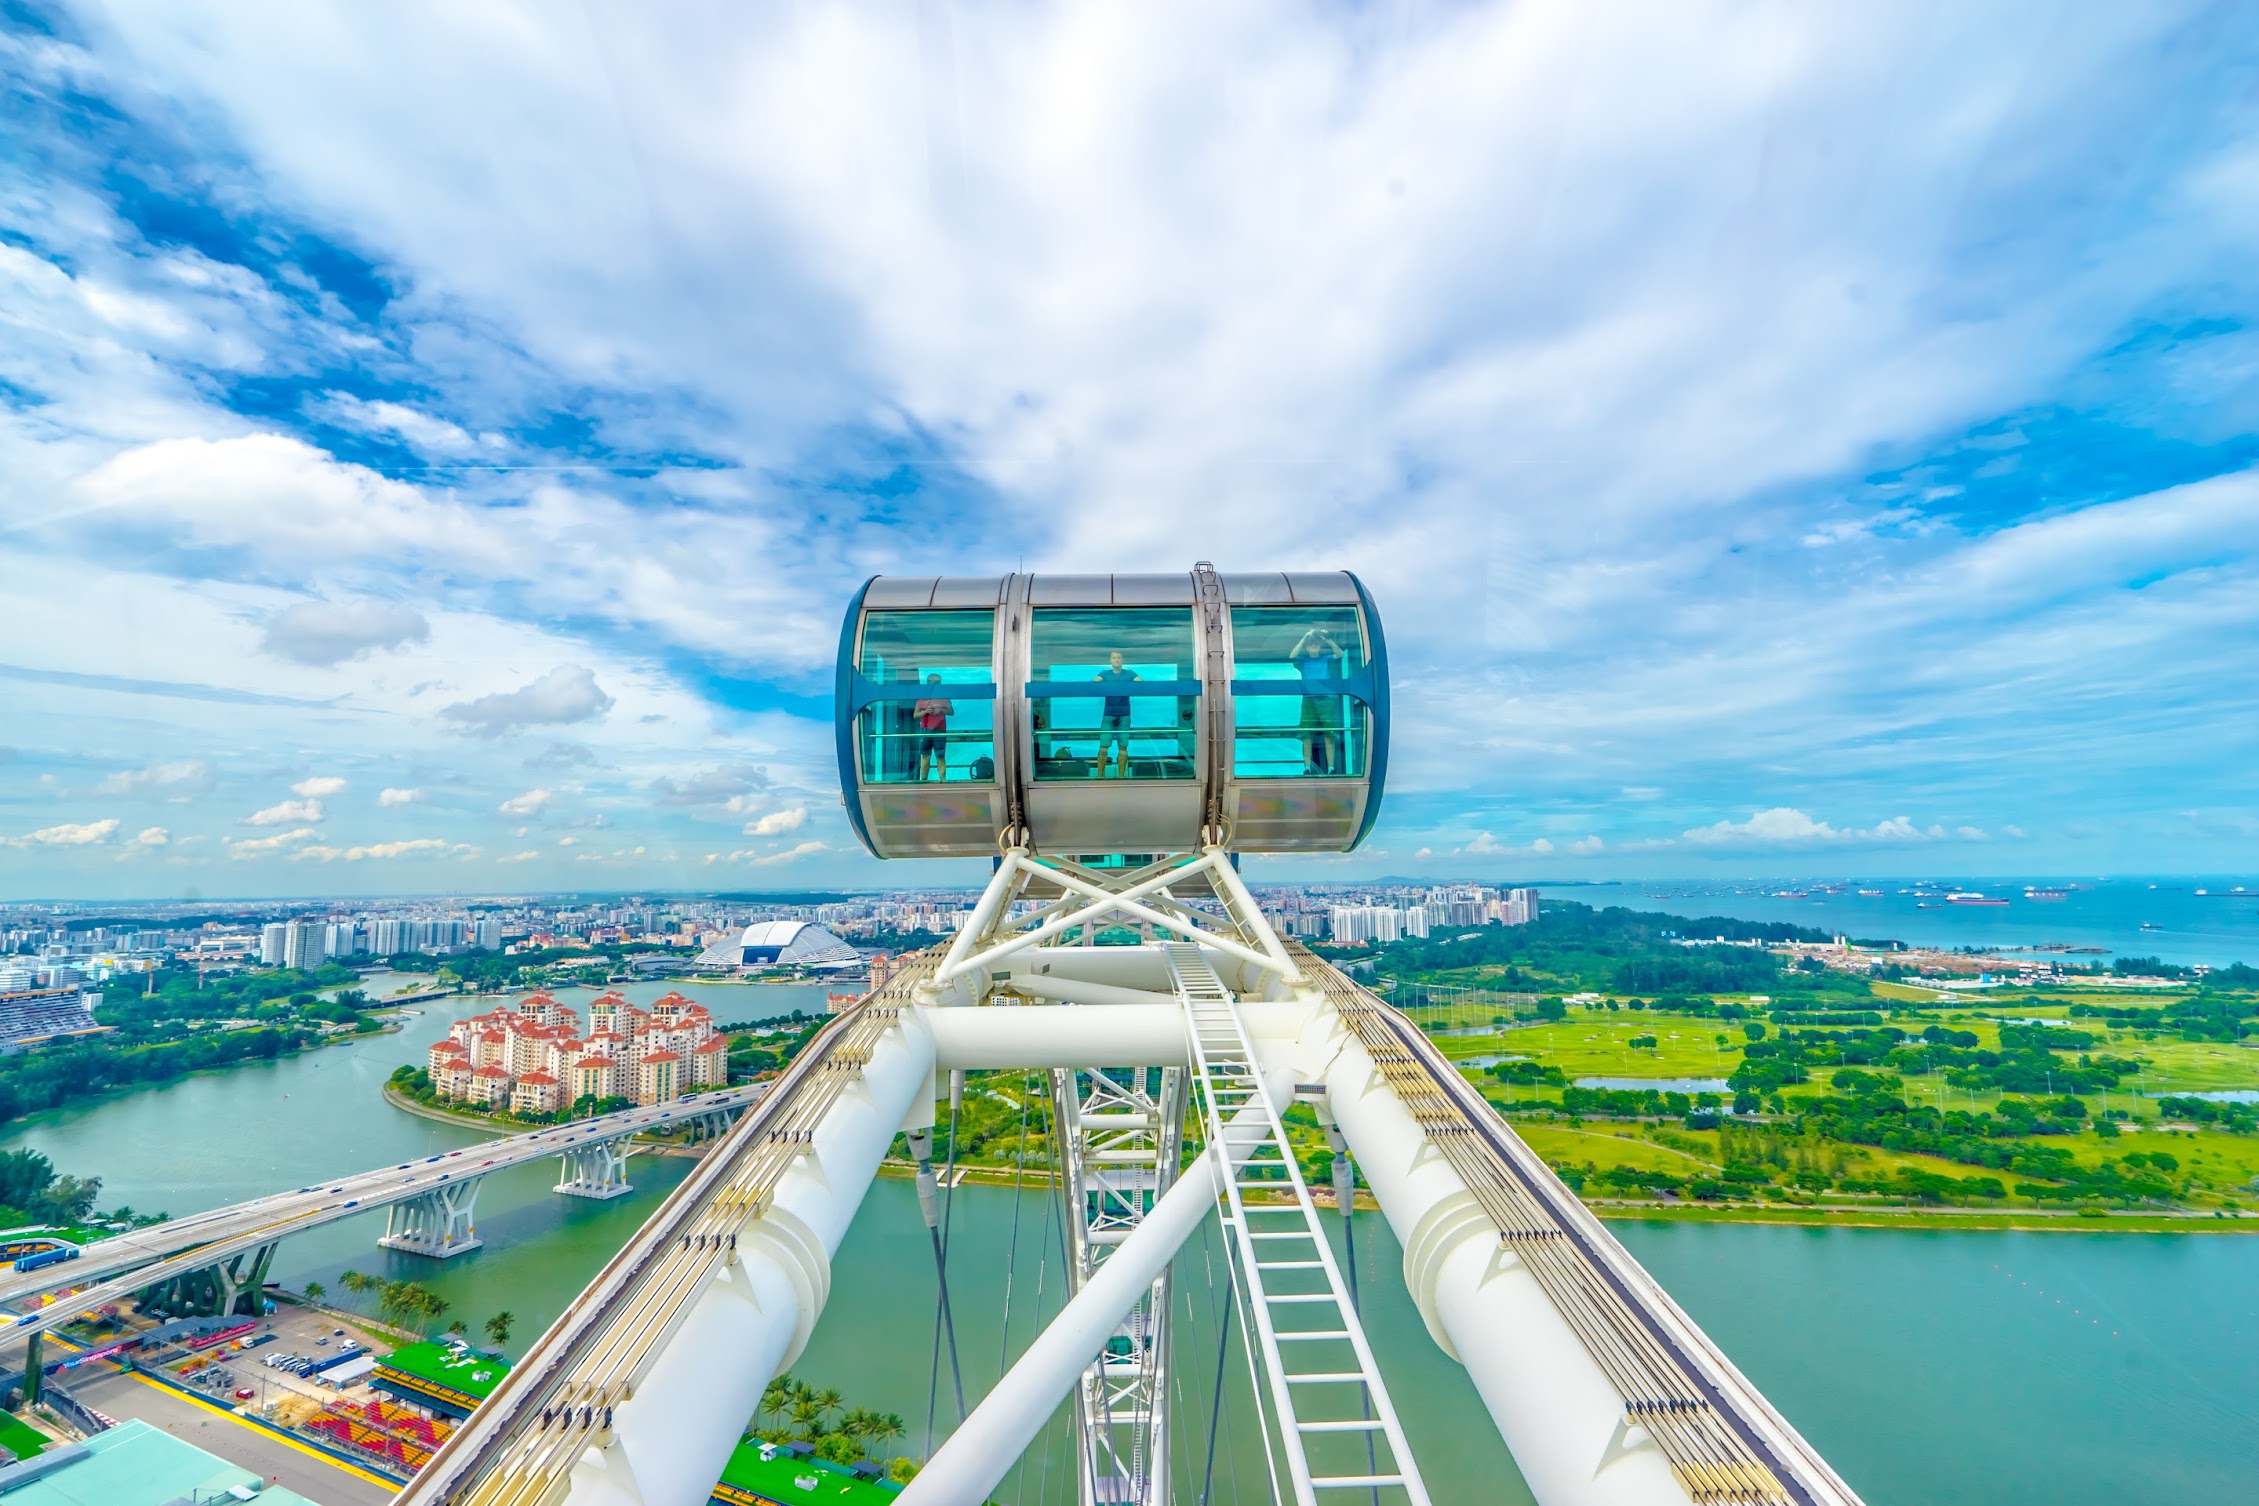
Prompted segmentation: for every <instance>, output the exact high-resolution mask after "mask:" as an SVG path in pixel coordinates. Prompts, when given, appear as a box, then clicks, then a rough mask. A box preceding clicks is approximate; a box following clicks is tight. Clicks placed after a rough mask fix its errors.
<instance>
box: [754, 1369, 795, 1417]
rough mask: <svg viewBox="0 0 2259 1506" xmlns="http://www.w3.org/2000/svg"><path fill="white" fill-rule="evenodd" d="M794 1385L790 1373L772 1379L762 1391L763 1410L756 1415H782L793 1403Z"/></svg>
mask: <svg viewBox="0 0 2259 1506" xmlns="http://www.w3.org/2000/svg"><path fill="white" fill-rule="evenodd" d="M792 1386H793V1380H792V1377H791V1376H789V1375H780V1376H778V1377H777V1378H776V1379H774V1380H772V1381H770V1382H769V1384H768V1385H767V1386H766V1387H765V1388H763V1390H762V1392H761V1410H760V1411H759V1412H758V1413H756V1414H755V1415H756V1416H759V1417H770V1418H777V1417H782V1416H783V1415H784V1409H785V1408H786V1407H788V1406H790V1405H792Z"/></svg>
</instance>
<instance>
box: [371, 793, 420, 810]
mask: <svg viewBox="0 0 2259 1506" xmlns="http://www.w3.org/2000/svg"><path fill="white" fill-rule="evenodd" d="M423 795H424V792H423V791H422V790H397V789H385V790H380V791H378V792H377V804H378V805H381V806H394V805H413V804H414V803H415V802H416V801H418V800H421V799H422V798H423Z"/></svg>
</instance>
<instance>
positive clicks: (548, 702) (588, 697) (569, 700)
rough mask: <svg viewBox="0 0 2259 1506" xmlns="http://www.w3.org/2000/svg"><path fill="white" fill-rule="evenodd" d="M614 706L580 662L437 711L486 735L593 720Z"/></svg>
mask: <svg viewBox="0 0 2259 1506" xmlns="http://www.w3.org/2000/svg"><path fill="white" fill-rule="evenodd" d="M612 705H613V701H612V698H611V697H610V696H609V695H606V694H605V693H604V690H603V687H601V686H599V685H598V684H597V683H596V676H595V675H594V674H593V673H592V672H591V671H589V670H588V669H586V668H584V667H583V666H581V665H578V664H560V665H559V666H557V667H556V668H555V669H552V670H551V671H549V673H547V674H545V675H543V676H542V677H541V678H540V679H538V680H535V681H533V682H532V683H531V684H529V685H525V686H522V687H520V688H519V689H517V690H508V691H497V692H496V693H495V694H493V695H482V696H480V697H479V698H478V699H477V700H475V701H458V702H456V703H455V704H453V705H451V706H446V707H443V708H441V710H440V713H439V714H440V716H441V717H442V718H444V719H445V720H447V721H451V722H455V723H458V724H460V725H461V726H462V727H463V728H464V729H465V730H467V731H470V732H474V733H477V734H478V735H480V736H482V737H499V736H501V735H502V734H504V733H507V732H514V731H517V730H518V729H520V728H522V727H544V726H556V725H559V724H563V723H568V722H586V721H594V720H595V719H596V718H598V717H601V716H602V715H603V714H604V713H605V712H607V711H609V710H611V709H612Z"/></svg>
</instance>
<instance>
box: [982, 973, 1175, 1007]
mask: <svg viewBox="0 0 2259 1506" xmlns="http://www.w3.org/2000/svg"><path fill="white" fill-rule="evenodd" d="M1012 989H1013V991H1014V992H1015V993H1023V994H1032V995H1034V996H1035V997H1036V998H1038V999H1057V1000H1059V1001H1060V1002H1061V1003H1063V1004H1098V1005H1105V1006H1108V1007H1112V1006H1116V1005H1126V1006H1128V1007H1130V1008H1132V1009H1135V1008H1139V1007H1141V1006H1144V1007H1150V1006H1152V1005H1155V1004H1159V1005H1161V1006H1163V1007H1164V1008H1167V1009H1171V1010H1176V1011H1178V1012H1179V1013H1180V1014H1181V1013H1182V1009H1181V1007H1180V1006H1179V1005H1178V1003H1177V996H1176V995H1175V994H1174V993H1164V992H1161V991H1159V990H1156V989H1150V988H1123V987H1121V986H1120V985H1119V984H1115V983H1087V982H1084V981H1083V980H1082V979H1080V978H1058V977H1050V976H1045V975H1042V974H1037V973H1018V974H1015V975H1014V976H1013V978H1012Z"/></svg>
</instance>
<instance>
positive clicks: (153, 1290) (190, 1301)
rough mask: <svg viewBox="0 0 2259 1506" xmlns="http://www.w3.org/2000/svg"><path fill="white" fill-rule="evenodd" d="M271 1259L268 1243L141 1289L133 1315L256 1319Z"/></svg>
mask: <svg viewBox="0 0 2259 1506" xmlns="http://www.w3.org/2000/svg"><path fill="white" fill-rule="evenodd" d="M274 1258H275V1246H274V1244H273V1243H271V1242H270V1243H268V1244H263V1245H260V1246H259V1247H258V1248H257V1249H255V1250H246V1251H240V1252H238V1253H236V1254H234V1255H231V1256H229V1257H228V1258H227V1259H226V1260H224V1261H215V1262H213V1263H212V1264H211V1265H208V1266H205V1267H204V1268H203V1269H202V1270H196V1271H184V1272H182V1273H181V1274H180V1275H178V1276H174V1277H172V1278H171V1279H170V1280H166V1281H160V1282H158V1283H156V1284H155V1285H154V1286H148V1287H144V1288H142V1290H141V1291H140V1292H139V1293H138V1294H137V1295H136V1296H135V1298H134V1311H136V1312H143V1313H146V1312H157V1313H162V1314H164V1315H165V1316H166V1317H169V1318H204V1317H211V1318H218V1317H226V1316H229V1315H231V1314H233V1315H239V1316H242V1317H250V1318H255V1317H257V1316H258V1315H259V1313H260V1312H261V1310H262V1308H263V1306H264V1304H265V1300H266V1298H265V1295H264V1289H265V1287H266V1284H267V1268H268V1266H270V1265H272V1264H273V1263H274Z"/></svg>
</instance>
